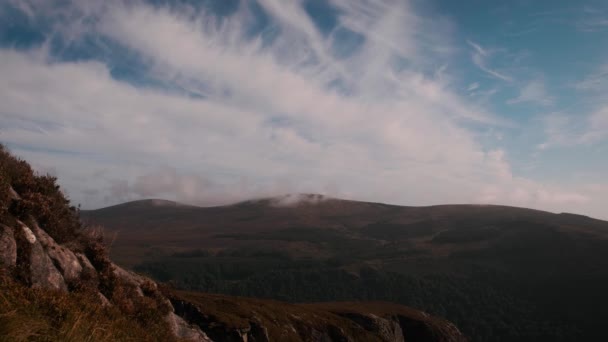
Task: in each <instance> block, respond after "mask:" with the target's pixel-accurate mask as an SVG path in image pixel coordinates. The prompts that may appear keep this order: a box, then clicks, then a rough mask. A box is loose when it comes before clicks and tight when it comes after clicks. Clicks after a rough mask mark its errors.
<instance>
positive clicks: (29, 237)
mask: <svg viewBox="0 0 608 342" xmlns="http://www.w3.org/2000/svg"><path fill="white" fill-rule="evenodd" d="M18 223H19V224H20V225H21V229H22V230H23V234H24V235H25V239H26V240H27V242H29V243H31V244H34V243H36V235H34V233H32V230H31V229H30V227H28V226H26V225H25V224H23V222H21V221H18Z"/></svg>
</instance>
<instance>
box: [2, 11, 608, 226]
mask: <svg viewBox="0 0 608 342" xmlns="http://www.w3.org/2000/svg"><path fill="white" fill-rule="evenodd" d="M607 38H608V3H607V2H605V1H592V0H587V1H576V2H574V1H560V0H551V1H549V0H547V1H543V0H539V1H524V0H514V1H482V0H466V1H451V0H425V1H423V0H411V1H407V0H327V1H324V0H257V1H253V0H251V1H248V0H242V1H238V0H213V1H211V0H206V1H186V0H175V1H164V0H151V1H144V0H131V1H121V0H108V1H101V0H99V1H89V0H2V1H0V142H2V143H3V144H5V145H6V146H7V147H8V148H9V149H10V150H11V151H12V152H13V153H14V154H16V155H18V156H20V157H22V158H24V159H26V160H27V161H29V162H30V163H31V164H32V165H33V166H34V168H35V169H36V170H37V171H38V172H40V173H43V174H44V173H48V174H51V175H54V176H57V177H58V178H59V183H60V184H61V186H62V188H63V189H64V191H65V192H66V194H67V195H68V196H69V198H70V199H71V200H72V201H73V202H74V203H79V204H81V205H82V207H83V208H99V207H103V206H108V205H113V204H117V203H121V202H124V201H129V200H137V199H142V198H164V199H170V200H177V201H180V202H185V203H191V204H197V205H205V206H207V205H221V204H227V203H232V202H236V201H240V200H245V199H250V198H258V197H266V196H275V195H282V194H287V193H320V194H324V195H327V196H331V197H339V198H348V199H355V200H366V201H379V202H386V203H394V204H402V205H433V204H445V203H475V204H505V205H514V206H522V207H530V208H537V209H542V210H548V211H552V212H574V213H580V214H585V215H591V216H594V217H598V218H603V219H608V207H607V203H608V96H607V95H606V94H607V93H608V92H607V91H608V44H607V43H608V41H607Z"/></svg>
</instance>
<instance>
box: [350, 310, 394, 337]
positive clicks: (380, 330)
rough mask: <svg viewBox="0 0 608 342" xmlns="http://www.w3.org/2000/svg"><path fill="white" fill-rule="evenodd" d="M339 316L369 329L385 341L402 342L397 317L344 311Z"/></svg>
mask: <svg viewBox="0 0 608 342" xmlns="http://www.w3.org/2000/svg"><path fill="white" fill-rule="evenodd" d="M341 316H343V317H346V318H348V319H350V320H351V321H353V322H355V323H357V324H358V325H360V326H362V327H363V328H364V329H365V330H367V331H371V332H373V333H374V334H376V335H377V336H378V337H380V338H381V339H382V340H383V341H387V342H389V341H390V342H404V341H405V337H404V336H403V330H402V329H401V325H400V324H399V320H398V319H397V318H382V317H378V316H376V315H374V314H371V313H370V314H365V315H364V314H359V313H344V314H342V315H341Z"/></svg>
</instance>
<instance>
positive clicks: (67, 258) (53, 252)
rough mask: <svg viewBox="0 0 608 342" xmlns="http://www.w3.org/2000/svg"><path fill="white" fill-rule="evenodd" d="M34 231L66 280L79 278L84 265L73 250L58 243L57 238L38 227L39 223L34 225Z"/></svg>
mask: <svg viewBox="0 0 608 342" xmlns="http://www.w3.org/2000/svg"><path fill="white" fill-rule="evenodd" d="M32 231H33V232H34V235H36V237H37V238H38V241H40V244H41V245H42V247H44V249H45V251H46V253H47V254H48V256H49V257H50V258H51V260H52V261H53V264H54V265H55V266H56V267H57V269H58V270H59V271H60V272H61V274H62V275H63V278H64V279H66V280H69V279H78V277H80V274H81V273H82V265H81V264H80V262H79V261H78V258H77V257H76V255H75V254H74V253H73V252H72V251H71V250H69V249H67V248H65V247H63V246H61V245H59V244H57V243H56V242H55V240H53V238H52V237H50V236H49V235H48V234H47V233H46V232H45V231H44V230H42V229H41V228H40V227H38V225H37V224H34V225H32Z"/></svg>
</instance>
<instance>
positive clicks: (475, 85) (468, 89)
mask: <svg viewBox="0 0 608 342" xmlns="http://www.w3.org/2000/svg"><path fill="white" fill-rule="evenodd" d="M477 88H479V83H477V82H473V83H471V84H469V86H468V87H467V91H469V92H471V91H474V90H476V89H477Z"/></svg>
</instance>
